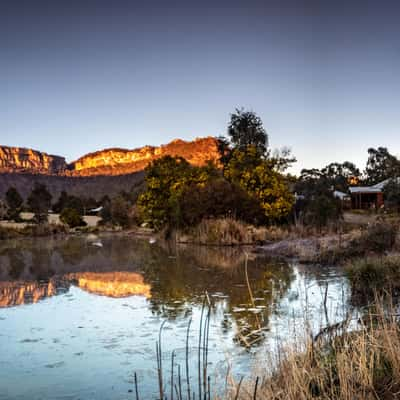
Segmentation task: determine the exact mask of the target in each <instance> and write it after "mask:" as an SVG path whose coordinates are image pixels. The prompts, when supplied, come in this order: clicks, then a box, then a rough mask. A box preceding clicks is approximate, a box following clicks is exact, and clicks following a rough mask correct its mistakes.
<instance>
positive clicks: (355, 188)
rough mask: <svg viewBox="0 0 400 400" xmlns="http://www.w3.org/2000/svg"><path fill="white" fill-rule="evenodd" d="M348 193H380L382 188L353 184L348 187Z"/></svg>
mask: <svg viewBox="0 0 400 400" xmlns="http://www.w3.org/2000/svg"><path fill="white" fill-rule="evenodd" d="M349 190H350V193H381V192H382V189H379V188H376V187H374V186H353V187H350V188H349Z"/></svg>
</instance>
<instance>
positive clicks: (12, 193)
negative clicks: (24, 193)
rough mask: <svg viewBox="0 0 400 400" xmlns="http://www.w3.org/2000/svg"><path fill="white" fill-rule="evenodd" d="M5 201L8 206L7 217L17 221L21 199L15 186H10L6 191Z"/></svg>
mask: <svg viewBox="0 0 400 400" xmlns="http://www.w3.org/2000/svg"><path fill="white" fill-rule="evenodd" d="M6 203H7V206H8V212H7V217H8V219H11V220H14V221H19V220H20V217H19V213H20V212H21V207H22V204H23V199H22V197H21V195H20V194H19V193H18V190H17V189H15V187H10V188H9V189H8V190H7V192H6Z"/></svg>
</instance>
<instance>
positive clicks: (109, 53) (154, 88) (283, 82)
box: [0, 0, 400, 172]
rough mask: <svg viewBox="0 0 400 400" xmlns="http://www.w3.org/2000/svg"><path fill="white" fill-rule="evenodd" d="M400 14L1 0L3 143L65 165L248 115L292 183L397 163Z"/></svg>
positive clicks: (349, 5)
mask: <svg viewBox="0 0 400 400" xmlns="http://www.w3.org/2000/svg"><path fill="white" fill-rule="evenodd" d="M399 20H400V2H395V1H368V0H364V1H357V0H354V1H340V0H337V1H323V0H320V1H303V0H297V1H294V0H293V1H284V0H281V1H278V0H277V1H268V0H265V1H258V0H246V1H244V0H242V1H236V0H232V1H225V0H224V1H217V0H214V1H208V0H204V1H190V0H186V1H183V0H180V1H169V0H164V1H158V0H143V1H140V2H139V1H120V0H113V1H111V0H109V1H103V0H96V1H94V0H93V1H91V0H79V1H76V0H69V1H65V0H64V1H57V0H52V1H42V0H35V1H31V0H28V1H19V0H4V1H1V2H0V144H3V145H9V146H21V147H30V148H34V149H38V150H41V151H45V152H48V153H51V154H58V155H63V156H65V157H66V158H67V160H68V161H73V160H74V159H77V158H78V157H80V156H82V155H83V154H85V153H88V152H92V151H95V150H100V149H103V148H107V147H123V148H136V147H141V146H143V145H147V144H149V145H160V144H163V143H168V142H169V141H171V140H172V139H174V138H182V139H186V140H191V139H194V138H195V137H203V136H218V135H223V134H225V133H226V127H227V124H228V121H229V118H230V113H232V112H234V110H235V108H240V107H244V108H245V109H248V110H252V111H254V112H256V113H257V114H258V115H259V116H260V117H261V119H262V120H263V122H264V126H265V128H266V130H267V132H268V135H269V142H270V145H271V147H272V148H280V147H283V146H288V147H290V148H291V149H292V152H293V154H294V155H295V157H296V158H297V160H298V161H297V163H296V166H295V167H294V170H293V171H294V172H298V171H300V169H301V168H312V167H316V168H320V167H323V166H325V165H327V164H328V163H330V162H334V161H338V162H342V161H345V160H349V161H353V162H355V163H356V164H357V165H358V166H360V167H361V168H364V166H365V162H366V158H367V149H368V148H369V147H378V146H385V147H388V148H389V150H390V151H391V152H392V153H393V154H396V155H400V129H399V116H400V112H399V111H400V107H399V106H400V72H399V71H400V24H399V23H398V21H399Z"/></svg>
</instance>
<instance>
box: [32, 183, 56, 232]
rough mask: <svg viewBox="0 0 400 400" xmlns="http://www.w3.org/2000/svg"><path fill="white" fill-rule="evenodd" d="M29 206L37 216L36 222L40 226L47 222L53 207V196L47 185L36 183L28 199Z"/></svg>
mask: <svg viewBox="0 0 400 400" xmlns="http://www.w3.org/2000/svg"><path fill="white" fill-rule="evenodd" d="M27 203H28V206H29V208H30V210H31V211H32V212H33V213H34V214H35V217H34V218H35V221H36V222H37V223H39V224H41V223H44V222H46V221H47V216H48V213H49V209H50V207H51V194H50V193H49V192H48V190H47V188H46V186H45V185H42V184H38V183H36V184H35V186H34V187H33V189H32V192H31V194H30V195H29V197H28V201H27Z"/></svg>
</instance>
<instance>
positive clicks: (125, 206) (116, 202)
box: [110, 196, 130, 228]
mask: <svg viewBox="0 0 400 400" xmlns="http://www.w3.org/2000/svg"><path fill="white" fill-rule="evenodd" d="M110 211H111V220H112V222H113V223H115V224H117V225H120V226H122V227H124V228H126V227H128V226H129V222H130V221H129V203H128V202H127V201H126V200H125V199H124V197H123V196H117V197H115V198H113V199H112V200H111V210H110Z"/></svg>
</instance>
